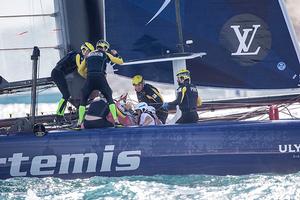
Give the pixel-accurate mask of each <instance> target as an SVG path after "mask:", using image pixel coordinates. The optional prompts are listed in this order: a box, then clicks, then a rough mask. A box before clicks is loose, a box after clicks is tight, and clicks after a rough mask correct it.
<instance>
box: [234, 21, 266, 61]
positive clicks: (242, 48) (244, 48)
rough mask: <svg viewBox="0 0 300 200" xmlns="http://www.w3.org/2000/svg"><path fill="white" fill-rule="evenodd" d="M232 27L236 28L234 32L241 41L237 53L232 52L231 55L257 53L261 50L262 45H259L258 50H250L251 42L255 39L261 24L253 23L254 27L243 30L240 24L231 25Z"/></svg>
mask: <svg viewBox="0 0 300 200" xmlns="http://www.w3.org/2000/svg"><path fill="white" fill-rule="evenodd" d="M230 27H231V28H232V29H233V30H234V32H235V34H236V36H237V38H238V40H239V42H240V44H239V47H238V49H237V51H236V52H235V53H231V55H233V56H247V55H257V54H258V52H259V50H260V47H257V49H256V51H254V52H249V50H250V47H251V44H252V42H253V39H254V37H255V34H256V32H257V30H258V28H259V27H261V25H253V26H252V27H253V28H245V29H243V30H242V31H240V26H239V25H235V26H230ZM251 32H252V33H251ZM250 34H251V35H250ZM249 36H250V40H249V41H248V43H247V39H248V37H249Z"/></svg>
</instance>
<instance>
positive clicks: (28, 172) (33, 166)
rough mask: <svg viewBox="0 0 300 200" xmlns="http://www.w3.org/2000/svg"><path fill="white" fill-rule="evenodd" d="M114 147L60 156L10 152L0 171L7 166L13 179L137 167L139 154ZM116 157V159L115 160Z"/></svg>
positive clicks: (135, 168) (2, 162) (108, 146)
mask: <svg viewBox="0 0 300 200" xmlns="http://www.w3.org/2000/svg"><path fill="white" fill-rule="evenodd" d="M114 147H115V146H114V145H106V146H105V148H104V151H103V153H101V154H100V155H99V154H97V153H77V154H62V155H59V156H57V155H41V156H33V157H29V156H25V155H23V153H13V155H12V156H11V157H8V158H0V168H2V167H3V166H4V167H7V166H8V167H9V174H10V176H12V177H19V176H51V175H57V174H59V175H67V174H81V173H97V174H100V175H101V173H108V172H115V173H117V172H122V171H134V170H137V169H138V168H139V166H140V159H141V158H140V156H141V151H140V150H135V151H121V152H119V153H118V154H116V153H115V152H114ZM114 158H115V159H114Z"/></svg>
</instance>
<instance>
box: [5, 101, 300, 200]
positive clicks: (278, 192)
mask: <svg viewBox="0 0 300 200" xmlns="http://www.w3.org/2000/svg"><path fill="white" fill-rule="evenodd" d="M28 98H29V97H28V96H19V97H12V98H3V99H1V98H0V119H1V118H8V116H12V117H21V116H24V115H26V113H28V112H29V110H30V104H29V103H30V98H29V99H28ZM59 98H60V96H59V95H49V96H47V95H45V96H42V97H41V98H40V101H39V102H40V103H39V113H44V114H50V113H54V111H55V109H56V106H57V101H58V100H59ZM18 101H20V102H18ZM297 110H298V112H299V106H297ZM170 167H174V166H170ZM2 199H11V200H15V199H16V200H23V199H24V200H40V199H41V200H43V199H45V200H65V199H69V200H73V199H74V200H75V199H107V200H111V199H120V200H121V199H122V200H123V199H137V200H140V199H149V200H160V199H161V200H168V199H174V200H175V199H176V200H177V199H178V200H180V199H184V200H185V199H197V200H198V199H199V200H201V199H209V200H218V199H220V200H227V199H228V200H229V199H230V200H231V199H233V200H243V199H245V200H252V199H253V200H254V199H257V200H260V199H265V200H268V199H270V200H273V199H274V200H275V199H280V200H281V199H284V200H285V199H295V200H298V199H300V173H296V174H286V175H278V174H255V175H246V176H205V175H189V176H158V175H157V176H151V177H145V176H134V177H119V178H109V177H92V178H89V179H77V180H62V179H59V178H42V179H39V178H13V179H8V180H0V200H2Z"/></svg>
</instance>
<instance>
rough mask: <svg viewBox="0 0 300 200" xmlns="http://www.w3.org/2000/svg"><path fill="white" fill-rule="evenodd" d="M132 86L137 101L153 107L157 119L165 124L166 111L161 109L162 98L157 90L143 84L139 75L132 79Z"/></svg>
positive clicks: (142, 79)
mask: <svg viewBox="0 0 300 200" xmlns="http://www.w3.org/2000/svg"><path fill="white" fill-rule="evenodd" d="M132 85H133V86H134V89H135V91H136V95H137V99H138V101H139V102H146V103H147V104H148V105H149V106H153V107H154V108H155V109H156V115H157V117H158V118H159V119H160V120H161V121H162V123H163V124H165V123H166V119H167V117H168V110H166V109H164V108H162V105H163V98H162V96H161V95H160V93H159V91H158V89H156V88H155V87H154V86H152V85H150V84H147V83H145V81H144V78H143V77H142V76H141V75H136V76H134V77H133V78H132Z"/></svg>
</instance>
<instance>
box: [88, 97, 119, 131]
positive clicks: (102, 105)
mask: <svg viewBox="0 0 300 200" xmlns="http://www.w3.org/2000/svg"><path fill="white" fill-rule="evenodd" d="M108 114H109V108H108V103H107V101H106V99H105V98H104V97H103V96H102V95H100V97H97V98H95V99H94V100H93V101H92V103H91V104H90V106H89V109H88V110H87V112H86V115H85V117H84V121H83V126H82V128H86V129H90V128H104V127H113V126H114V125H113V124H112V123H110V122H109V121H108V120H107V118H106V117H107V115H108Z"/></svg>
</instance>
